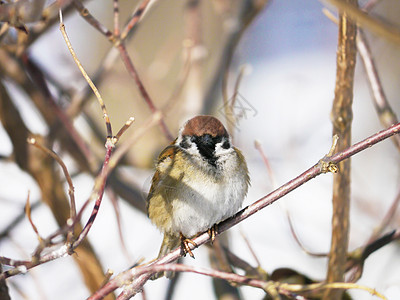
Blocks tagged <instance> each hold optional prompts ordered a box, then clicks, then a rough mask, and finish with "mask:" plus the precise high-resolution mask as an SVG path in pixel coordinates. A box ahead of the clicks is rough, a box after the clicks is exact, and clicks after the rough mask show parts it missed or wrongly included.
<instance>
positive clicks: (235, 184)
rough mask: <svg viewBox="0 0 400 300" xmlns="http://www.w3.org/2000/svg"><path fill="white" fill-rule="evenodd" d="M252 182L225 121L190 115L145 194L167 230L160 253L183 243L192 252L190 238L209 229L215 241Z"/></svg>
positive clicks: (161, 157)
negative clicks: (224, 221)
mask: <svg viewBox="0 0 400 300" xmlns="http://www.w3.org/2000/svg"><path fill="white" fill-rule="evenodd" d="M249 184H250V178H249V175H248V169H247V164H246V161H245V158H244V156H243V154H242V153H241V152H240V150H239V149H237V148H235V147H233V146H232V142H231V139H230V137H229V134H228V132H227V130H226V129H225V127H224V125H222V123H221V122H220V121H219V120H218V119H216V118H215V117H212V116H203V115H201V116H196V117H194V118H192V119H190V120H189V121H187V122H186V123H185V124H184V125H183V126H182V128H181V129H180V131H179V135H178V137H177V138H176V139H175V140H174V141H173V142H172V143H171V144H170V145H169V146H168V147H166V148H165V149H164V150H163V151H162V152H161V154H160V155H159V157H158V160H157V163H156V171H155V173H154V176H153V178H152V183H151V187H150V191H149V194H148V197H147V212H148V216H149V218H150V220H151V221H152V223H154V224H155V225H156V226H157V227H158V228H159V229H160V231H161V232H163V234H164V238H163V241H162V244H161V248H160V252H159V255H158V257H159V258H160V257H162V256H164V255H166V254H167V253H169V252H171V251H172V250H173V249H175V248H177V247H178V246H181V251H182V254H183V255H186V254H187V253H188V254H189V255H190V256H191V257H193V258H194V255H193V253H192V251H191V249H190V247H189V244H193V246H195V247H196V246H197V245H196V243H195V242H193V241H192V240H191V239H192V238H193V237H195V236H196V235H198V234H199V233H203V232H205V231H208V232H209V234H210V236H211V239H212V241H213V240H214V238H215V234H216V232H217V230H218V229H217V224H218V223H219V222H221V221H223V220H225V219H227V218H229V217H231V216H233V215H234V214H235V213H236V212H237V211H238V210H239V209H240V208H241V206H242V203H243V200H244V198H245V196H246V194H247V190H248V187H249ZM166 275H167V277H171V276H172V274H171V273H166ZM159 276H161V274H160V275H159ZM159 276H157V277H159ZM157 277H156V278H157Z"/></svg>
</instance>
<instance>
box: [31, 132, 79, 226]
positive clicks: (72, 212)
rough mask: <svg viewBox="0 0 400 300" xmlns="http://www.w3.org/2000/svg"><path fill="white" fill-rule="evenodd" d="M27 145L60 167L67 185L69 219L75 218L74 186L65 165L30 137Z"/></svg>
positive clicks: (54, 154)
mask: <svg viewBox="0 0 400 300" xmlns="http://www.w3.org/2000/svg"><path fill="white" fill-rule="evenodd" d="M27 141H28V143H29V144H30V145H32V146H35V147H36V148H38V149H40V150H41V151H43V152H44V153H46V154H47V155H49V156H51V157H52V158H53V159H54V160H55V161H56V162H57V163H58V164H59V165H60V167H61V169H62V170H63V173H64V177H65V179H66V180H67V183H68V195H69V199H70V218H72V219H73V218H75V216H76V203H75V193H74V191H75V188H74V184H73V183H72V178H71V175H70V174H69V172H68V169H67V166H66V165H65V163H64V161H63V160H62V159H61V157H60V156H59V155H58V154H57V153H55V152H54V151H53V150H50V149H48V148H47V147H45V146H43V145H42V144H40V143H38V141H37V140H36V139H35V138H33V137H31V138H28V140H27Z"/></svg>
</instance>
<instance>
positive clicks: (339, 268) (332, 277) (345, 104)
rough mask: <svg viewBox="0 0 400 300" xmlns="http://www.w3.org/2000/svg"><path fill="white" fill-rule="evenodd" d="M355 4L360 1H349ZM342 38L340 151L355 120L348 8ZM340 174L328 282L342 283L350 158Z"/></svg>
mask: <svg viewBox="0 0 400 300" xmlns="http://www.w3.org/2000/svg"><path fill="white" fill-rule="evenodd" d="M347 2H348V3H350V4H352V5H354V7H356V5H357V0H347ZM339 13H340V14H339V40H338V50H337V58H336V85H335V99H334V100H333V105H332V112H331V118H332V125H333V132H332V135H333V136H335V135H337V136H338V138H339V142H338V147H337V150H338V151H341V150H343V149H345V148H347V147H349V146H350V145H351V122H352V120H353V111H352V104H353V84H354V70H355V64H356V56H357V48H356V35H357V25H356V23H355V22H353V21H352V20H350V19H349V17H348V15H347V13H346V11H342V10H340V11H339ZM338 167H339V169H340V173H339V174H338V175H337V176H335V177H334V178H333V195H332V210H333V212H332V238H331V248H330V251H329V261H328V272H327V279H326V280H327V282H328V283H332V282H341V281H343V280H344V273H345V270H346V269H345V267H346V260H347V248H348V243H349V226H350V225H349V223H350V186H351V180H350V173H351V172H350V171H351V161H350V160H346V161H343V162H341V163H340V164H339V166H338ZM342 293H343V292H342V291H341V290H328V291H326V292H325V294H324V297H323V299H341V298H342Z"/></svg>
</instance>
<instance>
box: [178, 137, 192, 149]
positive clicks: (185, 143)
mask: <svg viewBox="0 0 400 300" xmlns="http://www.w3.org/2000/svg"><path fill="white" fill-rule="evenodd" d="M190 142H191V139H190V141H189V139H188V138H186V137H184V138H183V139H182V142H181V143H180V144H179V146H181V147H182V148H184V149H188V148H190V145H191V143H190Z"/></svg>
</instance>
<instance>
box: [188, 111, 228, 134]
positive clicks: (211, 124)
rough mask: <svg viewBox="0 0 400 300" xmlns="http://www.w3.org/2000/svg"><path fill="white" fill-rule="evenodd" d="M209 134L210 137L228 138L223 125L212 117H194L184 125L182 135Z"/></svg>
mask: <svg viewBox="0 0 400 300" xmlns="http://www.w3.org/2000/svg"><path fill="white" fill-rule="evenodd" d="M205 134H209V135H211V136H212V137H216V136H225V137H229V134H228V132H227V131H226V129H225V127H224V125H222V123H221V122H220V121H219V120H218V119H217V118H214V117H213V116H196V117H194V118H192V119H190V120H189V121H187V122H186V124H185V125H184V128H183V131H182V135H183V136H185V135H191V136H202V135H205Z"/></svg>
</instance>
